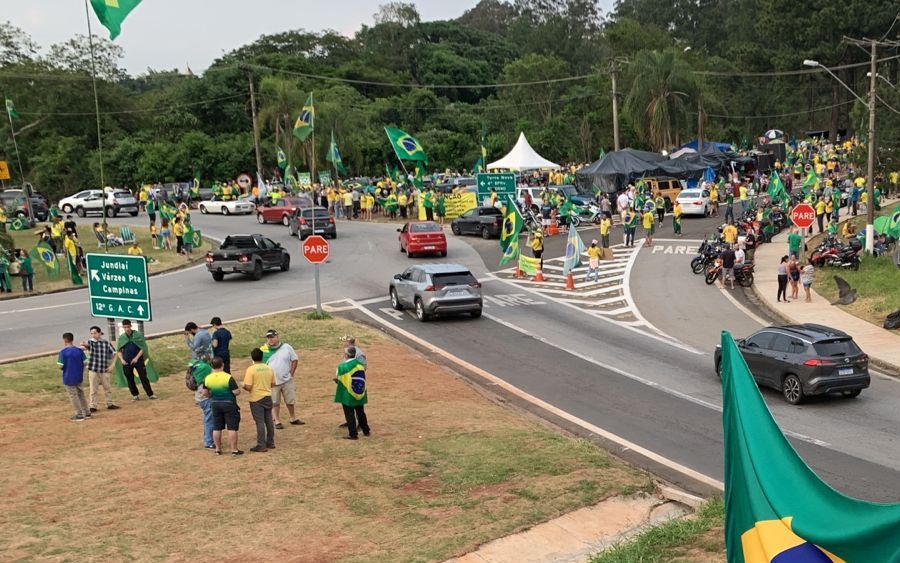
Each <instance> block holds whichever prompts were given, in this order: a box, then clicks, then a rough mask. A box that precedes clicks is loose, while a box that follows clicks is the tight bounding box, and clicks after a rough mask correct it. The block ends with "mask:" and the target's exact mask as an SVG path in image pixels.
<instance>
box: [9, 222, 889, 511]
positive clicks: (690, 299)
mask: <svg viewBox="0 0 900 563" xmlns="http://www.w3.org/2000/svg"><path fill="white" fill-rule="evenodd" d="M717 222H718V221H717V220H716V219H696V220H694V219H686V220H685V221H684V225H685V233H686V234H685V236H684V239H683V240H678V241H673V242H669V241H662V240H659V239H663V238H671V226H670V224H668V225H666V226H665V227H664V228H663V230H662V232H661V233H659V234H658V236H657V239H658V243H657V244H658V247H659V248H662V250H656V251H655V252H654V250H653V249H642V250H641V251H639V252H638V253H637V254H636V255H634V257H633V258H629V262H628V263H629V266H628V268H629V270H628V274H629V275H628V276H626V277H629V276H630V279H631V282H632V283H631V284H629V286H630V290H631V295H632V299H631V302H632V305H633V307H634V308H636V309H638V310H639V311H640V313H641V314H642V316H643V318H645V319H646V321H647V323H648V324H649V325H650V326H651V327H652V330H647V329H637V328H634V327H632V326H628V325H627V324H623V323H621V322H617V321H616V320H615V319H606V318H601V317H598V316H595V315H591V314H587V311H585V310H584V309H583V308H582V307H580V306H578V305H577V304H572V303H569V302H566V301H565V300H564V298H563V297H560V296H559V292H558V291H557V293H553V292H552V291H545V292H538V291H536V290H534V289H531V288H529V287H528V286H525V287H523V286H522V285H521V284H520V285H517V284H514V283H513V282H511V281H510V280H506V279H501V276H500V275H499V274H494V273H492V272H496V271H498V270H500V269H501V268H499V267H498V266H497V263H498V260H499V256H500V254H499V247H498V244H497V241H496V240H492V241H483V240H481V239H479V238H477V237H467V238H458V237H453V236H449V237H448V242H449V257H448V258H446V259H438V261H452V262H459V263H463V264H466V265H468V266H469V267H470V268H472V269H473V271H474V272H475V273H476V275H478V276H479V277H480V278H481V279H483V280H485V284H484V285H485V289H484V291H485V296H486V298H485V299H486V309H485V316H484V317H483V318H481V319H478V320H472V319H468V318H466V319H446V320H436V321H434V322H430V323H425V324H421V323H418V322H416V321H415V320H413V319H412V317H410V316H409V315H408V314H405V313H397V312H395V311H392V310H390V309H389V303H388V302H387V301H386V300H381V299H383V298H385V297H386V292H387V284H388V281H389V280H390V278H391V276H392V275H393V274H394V273H398V272H400V271H402V270H403V269H404V268H405V267H407V265H409V264H410V263H420V262H426V261H434V260H435V259H415V260H411V259H408V258H407V257H406V256H405V255H403V254H401V253H399V251H398V250H396V248H395V246H396V244H397V243H396V231H395V229H396V227H395V226H392V225H385V224H365V223H350V224H347V223H345V222H340V223H339V225H338V235H339V236H338V239H337V240H335V241H331V242H332V258H331V259H330V261H329V262H328V263H327V264H325V265H323V266H322V268H321V274H322V290H323V301H326V302H327V301H339V300H346V299H352V300H355V301H361V302H363V303H365V305H364V306H365V307H366V308H367V309H368V310H369V311H370V312H372V314H374V315H376V316H377V317H378V318H380V319H381V320H382V321H383V322H386V323H391V324H394V325H397V326H403V327H406V329H407V330H411V331H414V333H415V334H417V335H418V336H420V337H421V338H424V339H426V340H427V341H428V342H430V343H432V344H433V345H435V346H437V347H439V348H441V349H443V350H446V351H448V352H450V353H452V354H454V355H457V356H459V357H460V358H463V359H464V360H466V361H468V362H470V363H472V364H474V365H476V366H478V367H479V368H481V369H484V370H486V371H488V372H490V373H492V374H494V375H496V376H498V377H500V378H502V379H503V380H505V381H507V382H509V383H512V384H514V385H516V386H517V387H519V388H521V389H523V390H524V391H526V392H528V393H531V394H533V395H535V396H537V397H539V398H541V399H543V400H544V401H546V402H548V403H550V404H552V405H555V406H557V407H558V408H560V409H562V410H564V411H566V412H569V413H571V414H573V415H575V416H577V417H579V418H582V419H584V420H586V421H589V422H590V423H593V424H596V425H597V426H599V427H601V428H603V429H606V430H608V431H610V432H613V433H615V434H618V435H620V436H622V437H623V438H626V439H628V440H630V441H632V442H634V443H636V444H638V445H640V446H643V447H645V448H648V449H650V450H652V451H654V452H657V453H659V454H660V455H663V456H665V457H666V458H669V459H671V460H673V461H675V462H677V463H680V464H683V465H685V466H688V467H690V468H692V469H694V470H696V471H700V472H702V473H704V474H706V475H709V476H710V477H713V478H715V479H722V443H721V441H722V436H721V414H720V412H719V410H718V409H719V405H720V403H721V397H720V394H721V391H720V386H719V383H718V380H717V378H716V376H715V374H714V373H713V366H712V355H711V351H712V349H713V347H714V345H715V343H716V342H717V341H718V339H719V335H720V331H721V330H722V329H727V330H731V331H732V332H733V333H734V334H735V336H743V335H745V334H746V333H748V332H750V331H752V330H754V329H755V328H756V327H757V326H759V321H758V320H757V318H755V316H754V315H753V313H751V314H749V315H748V314H747V313H745V312H743V311H742V308H741V307H740V306H736V305H735V302H737V303H738V304H739V305H746V304H747V303H746V301H745V300H744V298H743V297H742V296H741V295H740V294H737V295H736V296H735V297H734V299H735V300H734V301H732V300H730V299H728V298H726V297H725V296H724V295H723V293H722V292H721V291H719V290H717V289H715V288H714V287H713V288H711V287H707V286H706V285H705V284H704V283H703V281H702V279H700V278H699V276H694V275H693V274H692V273H691V272H690V269H689V268H688V262H689V260H690V256H689V254H688V249H687V246H689V245H692V244H696V243H693V242H690V241H692V240H695V239H699V238H701V236H702V235H703V234H705V233H706V232H708V231H711V230H712V229H714V228H715V225H716V224H717ZM195 224H196V225H197V226H198V227H199V228H200V229H201V230H202V231H203V232H204V234H205V235H206V236H212V237H217V238H220V237H223V236H225V235H227V234H231V233H237V232H245V233H246V232H251V233H252V232H260V233H262V234H265V235H267V236H270V237H271V238H273V239H274V240H276V241H278V242H280V243H282V244H283V245H285V246H286V247H287V248H288V249H290V252H291V255H292V264H293V266H292V268H291V270H290V271H289V272H287V273H272V274H268V275H267V276H266V277H265V278H264V279H263V280H262V281H260V282H252V281H249V280H245V279H243V278H240V277H234V278H231V277H229V278H226V281H224V282H221V283H216V282H214V281H213V280H212V278H211V277H210V276H209V274H208V273H207V272H206V270H205V268H204V267H197V268H192V269H187V270H183V271H179V272H174V273H170V274H166V275H161V276H155V277H153V278H151V295H152V296H153V303H154V320H153V322H152V323H148V325H147V328H146V331H147V332H148V333H153V332H162V331H167V330H175V329H179V328H181V327H183V326H184V323H185V322H187V321H189V320H194V321H196V322H198V323H201V322H205V321H207V320H208V319H209V318H210V317H212V316H213V315H219V316H221V317H223V318H224V319H226V320H229V319H234V318H240V317H244V316H249V315H252V314H257V313H264V312H271V311H277V310H284V309H287V308H292V307H299V306H305V305H310V304H312V303H313V301H314V289H313V281H312V277H313V276H312V268H311V266H309V265H308V264H306V263H305V261H304V260H303V258H302V256H301V255H300V250H299V242H298V241H297V240H296V239H295V238H292V237H290V236H289V235H288V233H287V229H286V228H285V227H282V226H280V225H257V223H256V222H255V219H254V218H253V217H252V216H251V217H219V216H214V217H211V216H200V215H197V216H195ZM619 233H620V231H618V230H617V231H616V232H615V233H614V236H619ZM593 236H594V235H593V234H592V231H591V230H590V229H586V230H585V231H583V232H582V238H583V239H584V240H586V241H588V242H589V241H590V239H591V238H593ZM614 242H616V241H615V240H614ZM564 244H565V241H564V237H552V238H550V239H548V241H547V245H546V247H547V251H546V255H547V256H548V257H552V256H558V255H561V254H562V253H563V246H564ZM679 245H680V246H684V247H685V248H684V249H683V250H682V252H683V254H682V253H680V252H679V251H677V250H676V249H675V246H679ZM669 246H671V247H672V248H671V251H670V252H666V249H667V248H668V247H669ZM385 249H388V251H387V252H386V251H385ZM486 265H487V266H486ZM86 300H87V296H86V292H85V291H84V290H79V291H74V292H67V293H60V294H55V295H48V296H43V297H33V298H27V299H15V300H11V301H4V302H2V303H0V357H10V356H18V355H22V354H26V353H29V352H41V351H46V350H52V349H54V348H56V347H57V339H58V334H59V333H60V332H62V331H64V330H72V331H73V332H76V334H79V333H81V332H82V331H84V332H86V328H87V326H89V325H90V324H91V323H93V322H96V321H94V320H93V319H92V318H91V317H90V316H89V314H88V307H87V302H86ZM759 320H761V321H763V322H765V319H759ZM23 327H27V328H28V330H22V328H23ZM764 395H765V397H766V400H767V402H768V403H769V405H770V408H771V409H772V411H773V413H774V415H775V416H776V418H777V419H778V421H779V423H780V424H781V425H782V428H783V429H784V430H785V431H786V433H787V434H788V435H789V436H790V439H791V440H792V442H793V443H794V444H795V446H796V447H797V449H798V451H800V453H801V455H802V456H803V457H804V459H806V461H807V462H808V463H809V464H810V465H811V466H812V467H813V468H814V469H815V470H816V471H817V472H818V473H819V474H820V475H821V476H822V477H823V478H824V479H825V480H827V481H828V482H829V483H831V484H832V485H833V486H834V487H836V488H837V489H839V490H841V491H843V492H845V493H847V494H850V495H853V496H858V497H861V498H867V499H871V500H876V501H897V500H898V499H900V486H898V483H900V472H898V470H897V468H900V447H898V445H900V444H898V439H897V437H896V428H897V427H898V422H900V413H898V412H897V411H896V407H895V405H896V404H898V401H900V384H898V383H897V382H896V381H894V380H887V379H881V378H877V377H876V379H875V381H874V382H873V387H872V389H870V390H868V391H867V392H864V393H863V394H862V395H861V396H860V397H859V398H857V399H854V400H842V399H834V398H826V399H823V400H815V401H811V402H810V403H809V404H806V405H804V406H801V407H792V406H789V405H787V404H785V403H784V402H782V400H781V398H780V396H779V395H777V394H776V393H769V392H766V393H764ZM619 453H620V454H621V455H623V456H624V457H628V458H629V459H632V460H634V461H637V462H640V460H639V459H636V458H634V456H632V455H631V454H630V453H629V452H627V451H620V452H619ZM654 470H659V472H660V473H661V474H663V475H664V476H665V477H666V478H668V479H670V480H672V481H674V482H681V483H682V484H684V485H685V486H688V487H690V486H691V484H690V483H689V482H686V481H684V480H682V479H680V478H679V476H678V475H674V474H672V473H671V472H670V471H666V470H665V469H662V468H658V467H654Z"/></svg>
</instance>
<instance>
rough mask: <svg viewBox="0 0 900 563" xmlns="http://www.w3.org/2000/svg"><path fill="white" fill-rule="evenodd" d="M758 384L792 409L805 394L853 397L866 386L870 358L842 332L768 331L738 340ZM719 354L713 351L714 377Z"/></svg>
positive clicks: (815, 328)
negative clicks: (772, 390)
mask: <svg viewBox="0 0 900 563" xmlns="http://www.w3.org/2000/svg"><path fill="white" fill-rule="evenodd" d="M737 345H738V348H739V349H740V351H741V354H742V355H743V356H744V360H745V361H746V362H747V366H748V367H749V368H750V372H751V373H752V374H753V378H754V379H755V380H756V382H757V384H759V385H765V386H766V387H771V388H773V389H777V390H779V391H781V393H782V395H784V399H785V400H786V401H787V402H789V403H791V404H792V405H796V404H798V403H800V402H802V401H803V399H804V398H805V397H806V396H808V395H822V394H826V393H841V394H842V395H843V396H844V397H847V398H853V397H856V396H857V395H859V394H860V392H861V391H862V390H863V389H865V388H866V387H868V386H869V382H870V378H869V357H868V356H867V355H866V354H864V353H863V351H862V350H860V348H859V346H857V345H856V342H854V341H853V338H852V337H851V336H850V335H848V334H847V333H845V332H842V331H840V330H837V329H833V328H829V327H827V326H822V325H817V324H803V325H787V326H771V327H768V328H764V329H761V330H758V331H757V332H755V333H753V334H752V335H750V336H748V337H747V338H744V339H743V340H738V341H737ZM721 354H722V351H721V349H720V347H719V346H717V347H716V353H715V362H716V373H719V374H720V375H721V372H720V371H719V369H720V363H721Z"/></svg>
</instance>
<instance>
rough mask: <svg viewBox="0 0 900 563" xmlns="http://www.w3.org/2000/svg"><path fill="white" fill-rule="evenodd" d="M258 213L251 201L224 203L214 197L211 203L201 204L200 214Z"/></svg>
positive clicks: (233, 200)
mask: <svg viewBox="0 0 900 563" xmlns="http://www.w3.org/2000/svg"><path fill="white" fill-rule="evenodd" d="M254 211H256V204H255V203H253V202H252V201H250V200H249V199H232V200H230V201H222V200H221V199H219V198H218V197H213V198H212V199H211V200H209V201H201V202H200V213H221V214H222V215H240V214H249V213H253V212H254Z"/></svg>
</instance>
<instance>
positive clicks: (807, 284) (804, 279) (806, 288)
mask: <svg viewBox="0 0 900 563" xmlns="http://www.w3.org/2000/svg"><path fill="white" fill-rule="evenodd" d="M815 271H816V268H815V266H813V264H812V259H811V258H810V259H808V260H807V262H806V266H803V270H801V272H800V283H802V284H803V292H804V293H806V302H807V303H812V295H811V294H810V288H811V287H812V282H813V274H814V273H815Z"/></svg>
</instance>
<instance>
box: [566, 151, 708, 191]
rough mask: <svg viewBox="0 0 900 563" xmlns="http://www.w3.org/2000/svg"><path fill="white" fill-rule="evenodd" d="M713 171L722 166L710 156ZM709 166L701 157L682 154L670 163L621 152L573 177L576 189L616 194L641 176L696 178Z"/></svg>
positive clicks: (644, 154)
mask: <svg viewBox="0 0 900 563" xmlns="http://www.w3.org/2000/svg"><path fill="white" fill-rule="evenodd" d="M710 158H713V159H714V160H715V164H713V165H712V167H713V169H715V170H718V169H719V168H721V167H722V162H721V161H720V160H719V159H718V158H715V157H713V156H711V157H710ZM707 166H710V164H708V163H707V161H706V159H704V158H703V157H702V156H701V155H698V154H693V153H690V154H685V155H683V156H681V157H680V158H676V159H670V158H668V157H666V156H663V155H662V154H659V153H654V152H646V151H639V150H634V149H623V150H620V151H615V152H610V153H607V154H606V155H605V156H604V157H603V158H601V159H600V160H598V161H596V162H593V163H591V164H589V165H587V166H585V167H584V168H582V169H581V170H579V171H578V172H576V173H575V178H576V181H577V182H578V185H579V186H580V187H582V188H584V189H592V190H593V189H599V190H601V191H603V192H605V193H615V192H617V191H619V190H622V189H625V187H626V186H627V185H628V183H629V182H630V181H632V180H634V179H635V178H639V177H641V176H672V177H675V178H679V179H688V178H699V177H701V176H702V175H703V172H704V171H705V170H706V167H707Z"/></svg>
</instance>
